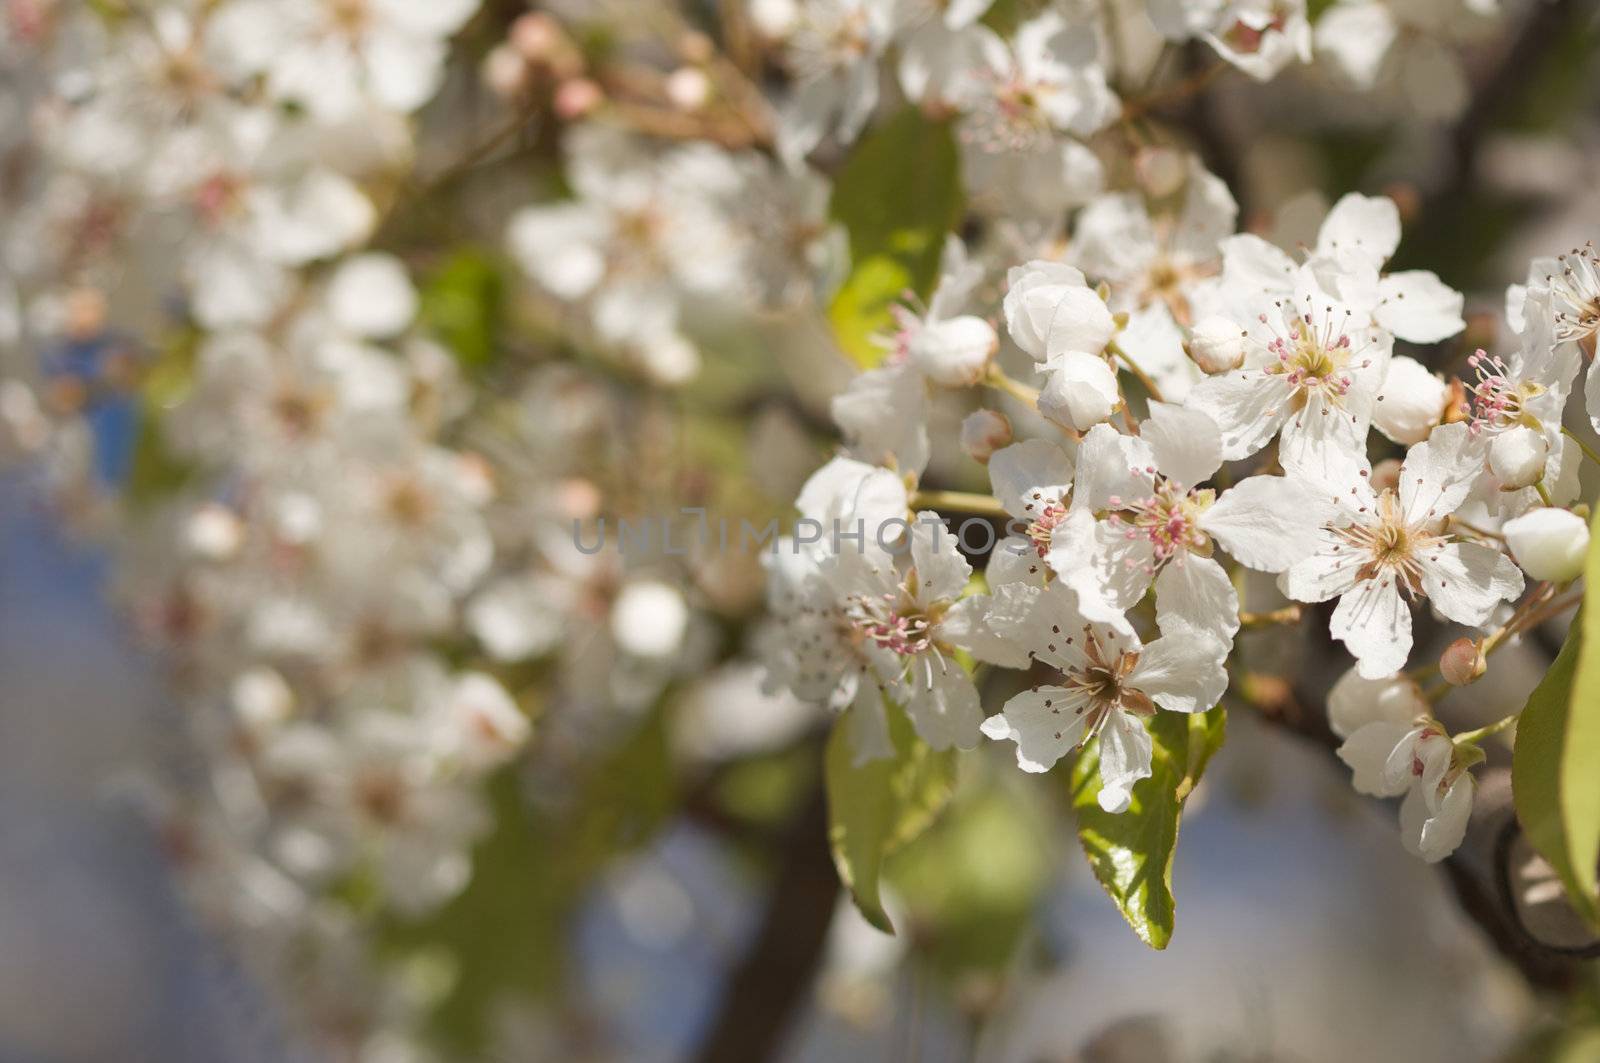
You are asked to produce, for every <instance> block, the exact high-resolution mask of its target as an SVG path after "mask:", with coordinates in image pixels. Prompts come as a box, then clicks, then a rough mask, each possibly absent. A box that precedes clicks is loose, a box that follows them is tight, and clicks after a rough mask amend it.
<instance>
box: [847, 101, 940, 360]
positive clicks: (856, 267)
mask: <svg viewBox="0 0 1600 1063" xmlns="http://www.w3.org/2000/svg"><path fill="white" fill-rule="evenodd" d="M828 209H829V213H830V214H831V215H832V216H833V217H834V218H835V219H836V220H838V221H839V222H841V223H842V224H843V225H844V227H845V230H846V231H847V232H848V233H849V235H850V262H851V267H850V274H849V276H848V277H847V278H846V279H845V281H844V284H843V285H842V286H841V287H840V289H839V292H838V294H837V295H835V296H834V300H833V305H832V306H830V307H829V309H828V318H829V320H830V321H831V322H832V323H833V327H834V331H835V332H836V334H837V336H838V339H839V344H840V346H841V347H843V348H844V350H845V351H846V353H848V354H849V355H850V356H851V357H852V358H854V359H855V360H856V361H857V362H858V363H860V364H861V365H863V366H873V365H876V364H878V362H879V361H880V360H881V359H882V356H883V352H882V351H881V350H879V349H878V347H877V346H876V345H875V344H874V343H873V342H872V337H873V335H875V334H877V333H880V332H884V331H886V330H888V329H889V327H890V325H891V317H890V313H889V311H890V308H891V307H892V306H893V305H894V303H895V301H896V300H897V299H899V298H900V296H901V295H902V294H903V293H904V292H906V291H912V292H915V293H916V294H917V295H919V296H922V297H926V296H927V295H928V294H929V292H930V290H931V289H932V287H933V285H934V282H935V281H937V280H938V275H939V254H940V252H941V251H942V250H943V248H944V240H945V235H946V234H947V233H948V232H949V231H950V230H951V229H952V228H954V227H955V226H956V224H957V223H958V222H959V221H960V218H961V210H962V195H961V175H960V166H959V155H958V153H957V151H956V145H955V141H954V139H953V137H952V136H951V134H950V127H949V124H948V123H944V122H932V121H929V120H928V119H927V118H925V117H923V115H922V113H921V112H920V111H918V110H917V109H916V108H914V107H908V108H906V109H905V110H903V111H901V112H900V113H899V114H897V115H896V116H894V117H893V118H892V119H890V120H889V121H888V122H885V123H884V124H883V125H882V126H880V127H879V128H877V129H876V130H874V131H873V132H872V133H870V134H869V135H868V136H867V137H866V138H864V139H863V140H862V141H861V143H860V145H859V146H858V147H857V148H856V150H855V152H854V153H853V154H852V155H851V156H850V159H849V160H848V161H847V162H846V163H845V165H844V167H843V168H842V169H841V170H840V172H839V176H838V179H837V180H836V181H835V182H834V186H833V199H832V201H831V202H830V203H829V206H828Z"/></svg>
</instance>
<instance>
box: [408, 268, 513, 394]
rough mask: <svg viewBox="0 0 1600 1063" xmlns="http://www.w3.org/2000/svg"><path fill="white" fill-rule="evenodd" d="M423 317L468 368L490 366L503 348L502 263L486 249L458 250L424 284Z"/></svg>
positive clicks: (503, 298)
mask: <svg viewBox="0 0 1600 1063" xmlns="http://www.w3.org/2000/svg"><path fill="white" fill-rule="evenodd" d="M419 316H420V319H421V322H422V325H423V327H424V328H426V329H427V330H428V331H430V332H432V333H433V334H434V335H435V336H437V337H438V338H439V340H440V341H441V342H442V343H444V345H445V346H446V347H448V348H449V349H450V350H451V352H452V353H454V354H455V356H456V359H457V360H458V361H459V362H460V363H461V366H462V368H463V369H466V370H468V371H473V372H481V371H482V370H484V369H486V368H488V367H489V366H490V365H492V364H493V363H494V360H495V356H496V354H497V353H498V351H499V349H500V335H501V330H502V328H503V327H504V323H505V276H504V274H503V273H502V272H501V268H500V263H499V261H498V260H497V259H496V258H495V257H494V256H493V255H491V254H490V253H489V252H487V251H485V250H483V249H482V248H476V247H463V248H461V249H459V250H457V251H455V252H454V253H453V254H451V256H450V257H449V258H448V259H446V260H445V262H444V265H442V266H440V267H439V269H438V270H437V271H435V272H434V273H433V275H432V276H431V277H429V278H428V280H427V282H426V283H424V284H423V286H422V305H421V309H420V312H419Z"/></svg>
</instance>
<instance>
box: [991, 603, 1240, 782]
mask: <svg viewBox="0 0 1600 1063" xmlns="http://www.w3.org/2000/svg"><path fill="white" fill-rule="evenodd" d="M1011 590H1012V593H1011V594H1009V595H1008V596H1007V598H1008V601H1007V603H1006V605H1004V606H1000V607H997V613H996V619H995V623H996V626H997V628H998V629H999V630H1000V631H1001V632H1003V633H1004V634H1006V635H1008V636H1009V637H1012V638H1015V639H1018V640H1020V641H1021V642H1023V644H1024V645H1026V646H1027V647H1028V650H1029V654H1030V656H1032V657H1033V658H1034V659H1036V660H1038V661H1040V662H1042V663H1044V664H1046V665H1049V666H1050V667H1051V668H1054V669H1055V670H1056V672H1057V679H1056V680H1055V681H1054V682H1050V683H1043V684H1040V685H1038V686H1035V687H1033V688H1032V689H1031V690H1029V691H1026V692H1024V693H1022V694H1018V695H1017V696H1015V697H1013V698H1012V699H1011V700H1009V701H1007V702H1006V704H1005V707H1004V708H1003V709H1002V710H1001V711H1000V712H998V713H996V714H995V715H993V716H990V717H989V718H988V719H986V720H984V721H983V733H984V734H985V735H987V736H988V737H990V738H992V739H995V740H997V741H1011V742H1015V743H1016V744H1017V766H1018V767H1020V768H1022V770H1024V771H1030V772H1043V771H1049V770H1050V768H1051V766H1052V765H1054V764H1055V762H1056V761H1058V760H1060V759H1061V757H1062V756H1064V755H1065V754H1066V752H1067V751H1068V750H1070V749H1072V748H1073V747H1075V746H1077V747H1081V746H1083V745H1084V744H1085V743H1087V742H1089V741H1090V740H1092V739H1096V738H1098V739H1099V740H1100V779H1101V788H1100V794H1099V802H1100V807H1101V808H1103V809H1105V810H1106V811H1107V812H1122V811H1125V810H1126V809H1127V807H1128V804H1129V801H1130V799H1131V797H1132V792H1133V785H1134V783H1136V782H1138V781H1139V780H1140V779H1143V778H1147V777H1149V775H1150V771H1151V767H1150V760H1151V741H1150V734H1149V732H1148V731H1147V730H1145V723H1144V721H1145V719H1147V718H1148V717H1150V716H1153V715H1154V714H1155V713H1156V712H1157V711H1158V710H1160V709H1166V710H1168V711H1172V712H1204V711H1206V710H1207V709H1209V708H1211V707H1212V706H1213V705H1215V704H1216V703H1217V701H1218V700H1219V699H1220V698H1221V697H1222V693H1223V691H1224V690H1225V689H1226V688H1227V685H1228V677H1227V672H1226V671H1225V669H1224V668H1223V665H1222V660H1223V657H1224V656H1225V655H1226V650H1225V648H1223V647H1222V646H1221V644H1220V643H1217V642H1215V641H1214V640H1212V639H1210V638H1209V637H1207V636H1206V635H1204V634H1203V633H1199V632H1187V631H1186V632H1181V633H1179V632H1174V633H1171V634H1168V635H1165V636H1163V637H1162V638H1158V639H1156V640H1155V641H1153V642H1150V643H1148V644H1146V643H1143V642H1141V641H1140V640H1139V638H1138V636H1137V635H1135V634H1133V633H1132V632H1131V631H1121V630H1118V629H1117V628H1115V627H1112V626H1110V625H1105V624H1097V623H1095V622H1093V621H1090V620H1088V619H1086V618H1085V617H1084V616H1083V615H1082V614H1081V613H1079V611H1078V609H1077V607H1076V603H1075V601H1074V597H1073V595H1072V593H1071V592H1070V591H1069V590H1068V589H1067V588H1066V586H1065V585H1063V584H1061V583H1054V584H1051V585H1050V586H1049V587H1047V588H1044V589H1043V590H1037V589H1033V588H1023V587H1015V588H1012V589H1011ZM1032 599H1037V601H1033V600H1032Z"/></svg>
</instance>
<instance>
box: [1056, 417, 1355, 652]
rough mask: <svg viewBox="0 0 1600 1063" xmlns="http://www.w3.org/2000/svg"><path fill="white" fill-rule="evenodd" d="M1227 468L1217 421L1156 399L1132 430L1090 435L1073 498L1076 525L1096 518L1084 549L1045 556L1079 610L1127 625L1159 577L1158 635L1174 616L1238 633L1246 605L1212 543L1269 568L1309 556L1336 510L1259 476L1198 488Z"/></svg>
mask: <svg viewBox="0 0 1600 1063" xmlns="http://www.w3.org/2000/svg"><path fill="white" fill-rule="evenodd" d="M1221 464H1222V445H1221V437H1220V433H1219V431H1218V429H1217V426H1216V425H1215V424H1214V423H1212V422H1211V420H1210V419H1209V418H1208V417H1206V415H1205V414H1203V413H1197V412H1195V411H1193V410H1188V409H1184V408H1182V407H1178V406H1171V405H1168V404H1165V403H1151V404H1150V418H1149V420H1147V421H1145V422H1144V424H1143V425H1141V426H1140V434H1139V435H1137V436H1126V435H1121V434H1119V433H1117V432H1115V431H1114V430H1112V429H1111V428H1110V427H1109V426H1106V425H1102V426H1098V427H1096V428H1094V429H1091V430H1090V432H1089V434H1088V435H1086V436H1085V437H1084V439H1083V443H1082V445H1081V446H1080V447H1079V448H1078V468H1077V486H1076V494H1075V497H1074V498H1073V502H1072V507H1073V509H1074V510H1075V511H1077V514H1080V516H1077V518H1076V519H1077V520H1085V519H1089V520H1092V521H1093V531H1092V534H1091V537H1090V540H1089V542H1088V544H1087V547H1088V548H1087V550H1081V548H1078V547H1076V546H1074V547H1073V548H1071V549H1069V550H1067V551H1052V552H1051V554H1049V555H1047V560H1049V561H1050V563H1051V566H1052V567H1053V568H1054V569H1055V570H1056V572H1057V573H1058V574H1059V575H1061V577H1062V578H1063V579H1064V580H1065V581H1066V582H1067V583H1068V584H1069V585H1070V586H1071V587H1072V588H1073V589H1074V590H1075V591H1076V592H1077V594H1078V599H1079V603H1080V608H1081V609H1082V610H1083V614H1084V616H1086V617H1088V618H1089V619H1090V620H1093V621H1096V622H1097V623H1104V624H1111V625H1113V626H1116V627H1118V628H1119V629H1121V630H1124V631H1126V630H1128V623H1127V621H1126V619H1124V616H1123V614H1124V613H1126V612H1127V610H1129V609H1131V608H1132V607H1133V606H1134V605H1136V604H1138V602H1139V600H1140V599H1141V598H1143V597H1144V594H1145V592H1146V591H1147V590H1149V588H1150V587H1151V585H1152V584H1153V585H1154V586H1155V591H1156V617H1157V621H1158V623H1159V624H1160V625H1161V627H1162V630H1163V631H1166V630H1168V629H1169V628H1170V627H1172V626H1173V625H1174V624H1175V623H1176V624H1180V625H1182V626H1184V627H1186V628H1189V629H1193V630H1196V631H1202V632H1206V633H1208V634H1210V635H1212V636H1213V637H1214V638H1215V639H1216V640H1217V641H1219V642H1221V643H1223V644H1224V645H1226V644H1227V643H1228V642H1230V641H1231V639H1232V637H1233V635H1234V633H1235V632H1236V631H1238V629H1239V617H1238V612H1239V601H1238V596H1237V595H1236V594H1235V592H1234V589H1233V585H1232V583H1231V582H1230V581H1229V579H1228V575H1227V573H1226V572H1225V571H1224V570H1223V568H1222V566H1221V565H1220V564H1219V563H1218V562H1217V561H1216V560H1215V559H1214V558H1213V557H1212V556H1211V555H1212V553H1213V551H1214V550H1215V547H1216V546H1217V545H1221V546H1222V547H1223V548H1224V549H1225V550H1227V551H1228V552H1229V553H1230V554H1232V555H1233V556H1234V558H1235V559H1237V560H1238V561H1239V562H1240V563H1241V564H1244V565H1246V566H1247V567H1250V568H1254V569H1259V570H1261V571H1265V572H1282V571H1283V570H1285V569H1288V568H1289V567H1290V566H1291V565H1295V564H1297V563H1299V562H1301V561H1302V560H1303V559H1305V558H1306V557H1309V556H1310V554H1311V552H1312V551H1313V550H1314V549H1315V548H1316V545H1317V537H1318V532H1319V529H1320V527H1321V526H1322V524H1323V523H1324V521H1326V520H1328V519H1329V518H1330V517H1331V516H1332V512H1333V511H1332V509H1331V507H1330V506H1328V505H1327V503H1326V501H1325V500H1323V499H1319V498H1318V497H1317V495H1316V493H1315V492H1314V491H1313V490H1311V489H1310V488H1309V487H1308V486H1307V485H1306V484H1304V483H1302V482H1301V481H1299V480H1297V479H1294V478H1291V477H1282V476H1252V477H1248V478H1247V479H1244V480H1241V481H1240V482H1239V483H1237V484H1235V485H1234V486H1233V487H1231V488H1228V489H1227V490H1224V491H1218V490H1217V489H1215V488H1206V487H1204V486H1202V485H1203V484H1205V482H1206V481H1207V480H1209V479H1210V478H1211V477H1212V476H1213V475H1214V474H1215V473H1216V471H1217V469H1218V468H1219V467H1220V466H1221ZM1102 515H1103V516H1102Z"/></svg>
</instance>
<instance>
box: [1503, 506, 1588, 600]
mask: <svg viewBox="0 0 1600 1063" xmlns="http://www.w3.org/2000/svg"><path fill="white" fill-rule="evenodd" d="M1501 531H1502V532H1503V533H1504V534H1505V537H1506V545H1507V546H1509V547H1510V548H1511V556H1512V557H1514V558H1516V561H1517V564H1519V565H1521V566H1522V571H1524V572H1526V573H1527V574H1528V575H1530V576H1532V577H1533V578H1534V579H1547V580H1551V581H1552V582H1555V583H1565V582H1567V581H1568V580H1572V579H1577V578H1578V576H1579V575H1580V574H1581V573H1582V572H1583V561H1584V558H1585V557H1587V556H1588V553H1589V524H1588V522H1587V521H1585V520H1584V519H1583V518H1582V517H1580V516H1578V515H1577V514H1576V513H1573V512H1571V511H1570V510H1565V509H1555V508H1553V507H1545V508H1543V509H1535V510H1531V511H1530V512H1527V513H1524V514H1523V515H1522V516H1520V517H1518V518H1516V519H1515V520H1508V521H1506V523H1505V526H1504V527H1503V528H1502V529H1501Z"/></svg>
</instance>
